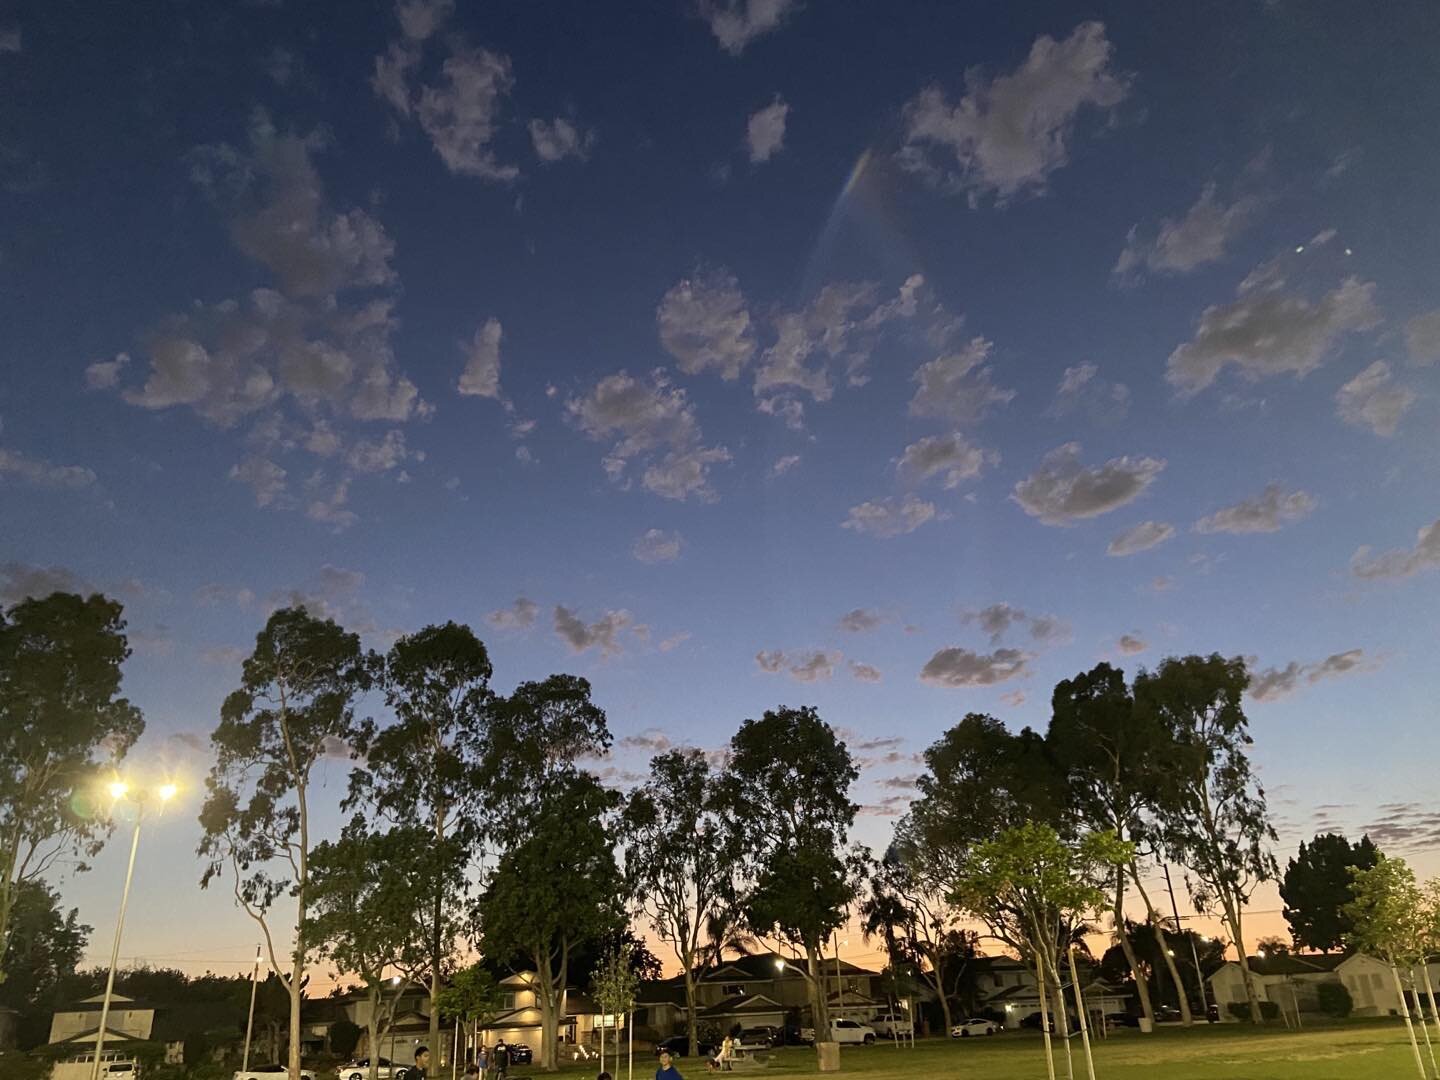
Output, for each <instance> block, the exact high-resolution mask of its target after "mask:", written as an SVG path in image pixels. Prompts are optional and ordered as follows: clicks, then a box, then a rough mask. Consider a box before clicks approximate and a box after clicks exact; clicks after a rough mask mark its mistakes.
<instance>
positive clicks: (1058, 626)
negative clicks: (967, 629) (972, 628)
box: [960, 603, 1070, 645]
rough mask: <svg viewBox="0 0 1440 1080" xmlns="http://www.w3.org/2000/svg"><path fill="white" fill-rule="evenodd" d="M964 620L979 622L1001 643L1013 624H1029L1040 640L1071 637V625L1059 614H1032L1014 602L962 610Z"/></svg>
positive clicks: (993, 642)
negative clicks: (1015, 605) (976, 609)
mask: <svg viewBox="0 0 1440 1080" xmlns="http://www.w3.org/2000/svg"><path fill="white" fill-rule="evenodd" d="M960 620H961V622H965V623H975V624H976V625H978V626H979V627H980V629H981V630H983V631H984V632H985V633H987V634H989V635H990V644H991V645H997V644H999V643H1000V641H1001V640H1002V639H1003V638H1004V637H1005V635H1006V634H1007V633H1009V631H1010V628H1011V627H1027V628H1028V629H1029V631H1030V636H1031V637H1032V638H1034V639H1035V640H1036V641H1064V640H1069V638H1070V624H1069V623H1067V622H1065V620H1063V619H1061V618H1060V617H1059V616H1057V615H1032V614H1030V613H1028V612H1026V611H1023V610H1021V609H1020V608H1017V607H1013V606H1012V605H1010V604H1006V603H999V604H991V605H990V606H988V607H984V608H980V609H979V610H978V611H962V612H961V613H960Z"/></svg>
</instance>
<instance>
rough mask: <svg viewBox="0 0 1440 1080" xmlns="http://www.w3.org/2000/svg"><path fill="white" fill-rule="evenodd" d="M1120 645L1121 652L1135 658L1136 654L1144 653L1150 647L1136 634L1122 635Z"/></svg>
mask: <svg viewBox="0 0 1440 1080" xmlns="http://www.w3.org/2000/svg"><path fill="white" fill-rule="evenodd" d="M1118 645H1119V647H1120V651H1121V652H1122V653H1124V654H1125V655H1126V656H1134V655H1135V654H1136V653H1142V652H1144V651H1145V650H1146V649H1148V648H1149V647H1150V646H1149V645H1148V644H1147V643H1146V642H1145V641H1143V640H1142V639H1141V638H1139V637H1138V636H1136V635H1135V634H1121V635H1120V641H1119V642H1118Z"/></svg>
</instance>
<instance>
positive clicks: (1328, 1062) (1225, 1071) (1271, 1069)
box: [565, 1021, 1440, 1080]
mask: <svg viewBox="0 0 1440 1080" xmlns="http://www.w3.org/2000/svg"><path fill="white" fill-rule="evenodd" d="M1094 1047H1095V1074H1096V1077H1097V1080H1202V1078H1203V1080H1211V1078H1221V1077H1223V1078H1224V1080H1301V1078H1302V1077H1303V1078H1304V1080H1408V1078H1411V1077H1415V1076H1416V1071H1415V1065H1414V1060H1413V1058H1412V1057H1411V1054H1410V1044H1409V1041H1408V1040H1407V1039H1406V1036H1405V1027H1404V1025H1403V1024H1402V1023H1401V1022H1399V1021H1362V1022H1352V1023H1347V1024H1337V1025H1333V1026H1326V1027H1312V1028H1308V1029H1306V1030H1304V1031H1287V1030H1286V1029H1285V1028H1283V1027H1280V1026H1278V1025H1277V1026H1275V1027H1266V1028H1263V1029H1261V1030H1258V1031H1256V1030H1254V1029H1251V1028H1248V1027H1242V1026H1240V1025H1238V1024H1225V1025H1218V1026H1212V1025H1208V1024H1207V1025H1201V1026H1199V1027H1196V1028H1192V1029H1190V1030H1185V1029H1183V1028H1180V1027H1170V1026H1166V1027H1164V1028H1161V1029H1160V1030H1159V1031H1157V1032H1156V1033H1155V1034H1153V1035H1141V1034H1140V1033H1139V1032H1137V1031H1132V1030H1126V1031H1122V1032H1120V1033H1119V1034H1112V1036H1111V1037H1110V1038H1109V1039H1108V1040H1104V1041H1097V1042H1096V1043H1095V1044H1094ZM1420 1049H1421V1054H1422V1055H1424V1053H1425V1047H1424V1044H1423V1043H1422V1044H1421V1048H1420ZM1071 1050H1072V1053H1073V1054H1074V1063H1075V1075H1076V1077H1078V1078H1081V1080H1084V1077H1085V1061H1084V1055H1083V1051H1082V1048H1081V1046H1080V1041H1079V1039H1078V1038H1076V1039H1075V1040H1074V1041H1073V1043H1072V1047H1071ZM1436 1056H1437V1057H1440V1047H1437V1055H1436ZM1426 1064H1427V1066H1428V1064H1429V1061H1428V1059H1427V1060H1426ZM676 1065H677V1066H678V1067H679V1069H680V1071H681V1072H682V1073H683V1074H684V1076H685V1080H703V1078H704V1077H705V1076H706V1072H705V1066H704V1062H703V1060H696V1059H690V1058H686V1059H681V1060H679V1061H677V1062H676ZM840 1067H841V1074H842V1075H846V1074H848V1075H851V1076H863V1077H865V1078H866V1080H929V1078H931V1077H935V1078H944V1077H956V1078H962V1080H963V1078H969V1077H975V1078H976V1080H1044V1077H1045V1058H1044V1053H1043V1050H1042V1044H1041V1040H1040V1036H1039V1035H1038V1034H1034V1033H1031V1032H1014V1033H1010V1032H1007V1033H1005V1034H1003V1035H996V1036H994V1037H992V1038H983V1039H982V1038H976V1039H964V1040H960V1039H957V1040H954V1041H953V1042H952V1041H949V1040H940V1039H922V1040H920V1042H919V1043H918V1044H917V1045H916V1047H915V1049H914V1050H910V1049H909V1048H902V1049H897V1048H896V1047H895V1046H893V1045H891V1044H888V1043H882V1044H877V1045H875V1046H868V1047H861V1046H856V1047H845V1048H844V1049H843V1050H842V1052H841V1061H840ZM654 1068H655V1062H654V1058H653V1057H651V1056H650V1055H649V1054H648V1053H647V1054H645V1055H644V1056H643V1057H642V1056H641V1055H640V1054H638V1053H637V1054H636V1056H635V1078H636V1080H651V1078H652V1077H653V1076H654ZM597 1071H598V1069H597V1067H596V1066H594V1064H593V1063H592V1065H591V1066H590V1067H589V1068H587V1069H585V1070H584V1071H583V1072H582V1071H581V1070H579V1069H575V1068H567V1069H566V1070H565V1074H566V1075H568V1076H572V1077H578V1076H581V1075H586V1076H590V1077H593V1076H594V1074H595V1073H596V1072H597ZM818 1075H820V1074H819V1073H818V1072H817V1071H816V1069H815V1053H814V1051H813V1050H809V1049H806V1048H802V1047H793V1048H788V1047H787V1048H785V1049H783V1050H778V1051H776V1052H775V1053H774V1055H773V1056H772V1059H771V1061H770V1063H769V1064H768V1065H767V1066H766V1067H765V1068H763V1069H752V1070H746V1071H743V1072H740V1071H737V1072H735V1073H732V1074H730V1076H732V1077H733V1078H734V1080H744V1078H745V1077H750V1076H754V1077H758V1078H764V1077H770V1076H773V1077H776V1078H779V1077H785V1078H787V1080H788V1078H790V1077H801V1076H805V1077H809V1076H818ZM1056 1075H1057V1076H1058V1077H1061V1078H1064V1077H1065V1076H1066V1073H1065V1062H1064V1051H1063V1049H1062V1048H1061V1046H1060V1044H1059V1041H1058V1040H1057V1044H1056ZM617 1080H626V1078H625V1071H624V1061H623V1059H622V1061H621V1071H620V1074H619V1076H618V1077H617Z"/></svg>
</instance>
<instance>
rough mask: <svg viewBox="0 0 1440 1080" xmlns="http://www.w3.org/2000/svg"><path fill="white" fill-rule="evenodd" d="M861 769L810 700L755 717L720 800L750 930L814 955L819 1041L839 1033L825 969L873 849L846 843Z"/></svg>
mask: <svg viewBox="0 0 1440 1080" xmlns="http://www.w3.org/2000/svg"><path fill="white" fill-rule="evenodd" d="M859 775H860V771H859V769H857V768H856V766H855V762H854V760H853V759H852V758H851V756H850V751H849V750H848V749H847V748H846V746H845V744H844V743H843V742H842V741H841V740H840V739H839V738H838V737H837V736H836V734H835V732H834V730H833V729H832V728H831V727H830V725H829V724H827V723H825V721H823V720H822V719H820V714H819V713H818V712H817V711H816V710H815V709H814V708H812V707H810V706H802V707H800V708H789V707H781V708H778V709H773V710H769V711H767V712H766V713H765V714H764V715H763V716H762V717H761V718H760V719H759V720H746V721H745V722H744V723H743V724H742V725H741V726H740V730H739V731H738V732H736V733H735V735H734V736H733V737H732V738H731V740H730V759H729V763H728V764H727V766H726V769H725V771H724V773H723V775H722V777H721V780H720V793H719V805H720V806H721V807H722V808H723V811H724V814H725V817H726V819H727V820H728V821H730V822H731V823H732V824H733V828H734V829H735V835H736V837H737V840H736V845H735V848H736V850H737V851H738V852H739V853H740V854H739V857H738V861H737V866H738V869H739V874H740V877H741V879H742V886H741V890H740V904H741V908H742V910H743V913H744V917H745V920H746V923H747V924H748V926H749V927H750V929H751V931H752V932H753V933H755V934H757V935H760V936H761V937H775V938H777V939H778V940H780V941H782V942H785V943H788V944H789V945H790V946H792V947H793V948H795V949H797V950H799V951H800V952H802V953H804V955H805V969H804V975H805V980H806V984H807V986H808V988H809V990H810V1001H811V1011H812V1015H813V1020H814V1025H815V1033H816V1041H817V1042H820V1041H825V1040H826V1039H827V1038H828V1035H829V1032H830V1009H829V1002H828V1000H827V997H826V994H825V988H824V980H823V977H822V973H821V962H822V959H823V951H824V947H825V941H826V939H827V938H828V937H829V936H830V934H831V933H832V932H833V931H835V930H836V929H838V928H839V927H840V926H841V925H842V924H843V923H844V921H845V912H846V909H847V906H848V905H849V904H850V903H851V902H852V901H853V900H854V899H855V897H856V892H857V889H856V883H857V880H858V878H859V876H860V873H861V871H862V869H863V864H864V857H863V854H862V853H861V852H859V851H855V850H849V849H847V848H846V841H847V836H848V833H849V831H850V826H851V825H852V824H853V822H854V820H855V811H856V810H857V809H858V807H857V806H856V805H855V804H854V803H853V802H851V801H850V788H851V785H852V784H854V782H855V780H856V779H857V778H858V776H859Z"/></svg>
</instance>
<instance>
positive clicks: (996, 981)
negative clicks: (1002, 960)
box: [990, 975, 1005, 986]
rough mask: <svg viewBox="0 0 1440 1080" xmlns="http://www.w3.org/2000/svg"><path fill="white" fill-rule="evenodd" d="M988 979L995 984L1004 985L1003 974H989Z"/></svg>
mask: <svg viewBox="0 0 1440 1080" xmlns="http://www.w3.org/2000/svg"><path fill="white" fill-rule="evenodd" d="M990 980H991V981H992V982H993V983H994V984H995V985H996V986H1004V985H1005V976H1003V975H991V976H990Z"/></svg>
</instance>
